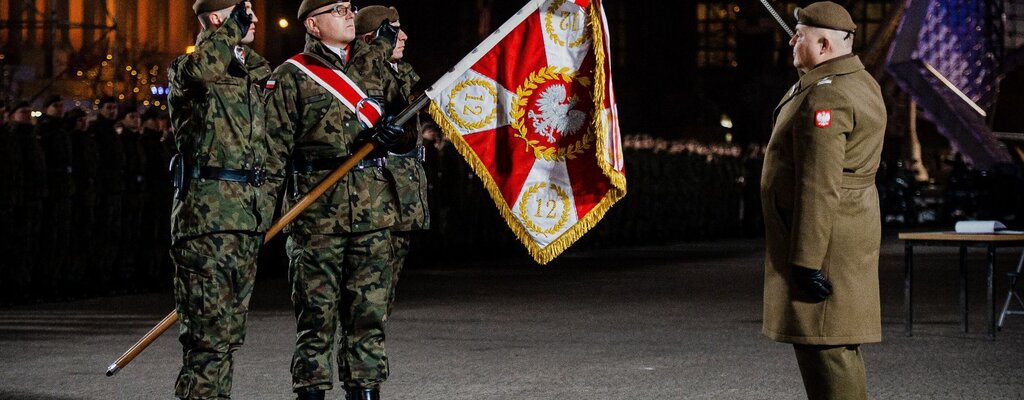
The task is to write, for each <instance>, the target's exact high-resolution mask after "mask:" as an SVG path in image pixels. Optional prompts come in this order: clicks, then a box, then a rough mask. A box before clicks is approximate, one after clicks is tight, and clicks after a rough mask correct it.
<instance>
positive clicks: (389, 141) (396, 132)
mask: <svg viewBox="0 0 1024 400" xmlns="http://www.w3.org/2000/svg"><path fill="white" fill-rule="evenodd" d="M394 120H395V117H394V116H392V115H385V116H383V117H381V118H380V120H378V121H377V124H376V125H374V126H373V134H372V135H371V136H370V140H373V142H374V143H376V144H377V145H378V146H381V147H383V148H385V149H387V150H388V151H391V152H398V151H400V150H402V149H403V148H404V147H407V146H406V143H405V142H406V140H405V139H406V138H405V130H404V129H402V127H401V126H400V125H398V124H395V123H394V122H393V121H394Z"/></svg>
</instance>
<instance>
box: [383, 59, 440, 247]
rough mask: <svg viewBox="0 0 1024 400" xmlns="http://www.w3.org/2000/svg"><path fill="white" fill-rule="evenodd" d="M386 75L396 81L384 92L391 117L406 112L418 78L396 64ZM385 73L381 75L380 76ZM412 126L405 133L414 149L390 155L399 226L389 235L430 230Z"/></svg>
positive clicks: (424, 180)
mask: <svg viewBox="0 0 1024 400" xmlns="http://www.w3.org/2000/svg"><path fill="white" fill-rule="evenodd" d="M384 69H385V70H386V71H387V72H386V73H390V74H392V75H394V77H395V79H394V81H392V83H393V84H391V85H390V86H389V87H388V88H387V89H386V90H387V92H388V93H387V94H386V95H385V97H386V98H388V99H391V100H392V101H391V102H390V103H388V104H387V107H386V108H387V109H388V110H389V112H390V113H393V114H397V113H399V112H401V109H400V107H401V108H405V105H406V104H408V102H407V101H405V99H408V98H409V96H410V95H411V94H412V87H413V86H414V85H416V83H417V82H419V80H420V77H419V75H417V74H416V71H413V69H412V65H410V64H409V63H407V62H405V61H401V60H399V61H398V63H397V64H396V67H394V68H392V67H391V66H390V65H386V66H385V67H384ZM382 73H384V72H382ZM410 125H414V124H411V123H410V124H406V128H407V129H406V131H407V132H410V133H411V134H412V137H413V138H414V139H415V140H416V144H417V146H416V147H417V148H416V149H415V150H413V151H412V152H410V153H408V154H406V155H397V154H393V153H392V154H389V155H388V164H387V170H388V172H390V173H391V175H392V177H393V179H394V181H395V196H396V199H397V200H398V223H397V224H395V226H393V227H391V230H392V231H399V232H404V231H413V230H421V229H429V228H430V213H429V212H428V208H427V173H426V171H425V170H424V169H423V162H422V161H420V159H419V158H418V153H419V151H420V147H422V145H423V139H422V138H420V137H419V134H418V132H417V131H416V128H415V127H414V126H410Z"/></svg>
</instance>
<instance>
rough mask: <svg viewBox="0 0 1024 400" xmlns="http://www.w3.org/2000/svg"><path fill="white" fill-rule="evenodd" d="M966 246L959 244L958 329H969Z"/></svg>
mask: <svg viewBox="0 0 1024 400" xmlns="http://www.w3.org/2000/svg"><path fill="white" fill-rule="evenodd" d="M967 313H968V309H967V246H960V329H961V330H962V331H964V333H967V332H968V331H969V330H970V327H969V326H968V325H969V323H968V320H969V319H968V318H967Z"/></svg>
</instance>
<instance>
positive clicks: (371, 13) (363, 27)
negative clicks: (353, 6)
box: [356, 6, 398, 35]
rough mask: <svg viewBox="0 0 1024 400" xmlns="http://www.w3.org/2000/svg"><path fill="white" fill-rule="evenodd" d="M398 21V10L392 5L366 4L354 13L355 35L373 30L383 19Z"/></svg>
mask: <svg viewBox="0 0 1024 400" xmlns="http://www.w3.org/2000/svg"><path fill="white" fill-rule="evenodd" d="M385 19H386V20H388V21H391V22H398V10H397V9H396V8H394V7H384V6H367V7H365V8H361V9H359V13H358V14H356V35H362V34H364V33H369V32H373V31H374V30H376V29H377V27H378V26H380V23H381V22H384V20H385Z"/></svg>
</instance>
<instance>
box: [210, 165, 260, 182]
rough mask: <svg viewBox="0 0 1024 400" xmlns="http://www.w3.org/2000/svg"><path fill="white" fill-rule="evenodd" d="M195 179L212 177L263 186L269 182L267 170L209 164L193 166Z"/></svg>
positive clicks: (213, 178)
mask: <svg viewBox="0 0 1024 400" xmlns="http://www.w3.org/2000/svg"><path fill="white" fill-rule="evenodd" d="M192 178H193V179H210V180H215V181H227V182H239V183H247V184H250V185H252V186H263V184H264V183H266V182H267V171H266V170H265V169H263V168H256V169H231V168H220V167H209V166H195V167H192Z"/></svg>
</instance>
